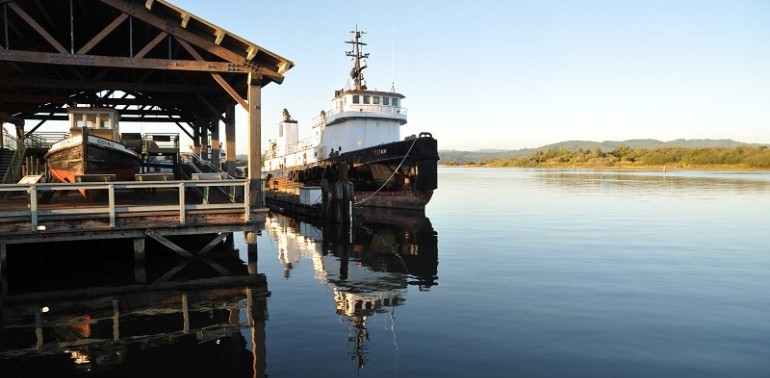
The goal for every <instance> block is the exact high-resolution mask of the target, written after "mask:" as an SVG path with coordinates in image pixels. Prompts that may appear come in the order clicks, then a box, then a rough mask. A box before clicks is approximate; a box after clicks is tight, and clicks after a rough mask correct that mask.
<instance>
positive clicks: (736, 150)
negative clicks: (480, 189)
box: [442, 144, 770, 169]
mask: <svg viewBox="0 0 770 378" xmlns="http://www.w3.org/2000/svg"><path fill="white" fill-rule="evenodd" d="M442 160H443V159H442ZM442 162H443V164H445V165H450V166H475V167H522V168H551V167H553V168H621V169H622V168H653V167H666V168H672V169H770V148H768V146H739V147H731V148H728V147H706V148H687V147H658V148H631V147H628V146H627V145H624V144H621V145H619V146H617V147H615V149H614V150H612V151H610V152H604V151H602V150H601V149H600V148H598V147H596V148H592V149H585V150H584V149H582V148H579V149H577V150H570V149H567V148H565V147H559V148H548V149H540V150H537V151H535V152H532V153H530V154H528V155H525V156H521V157H511V158H504V159H490V160H481V161H473V162H462V163H460V162H457V161H452V160H449V161H446V160H444V161H442Z"/></svg>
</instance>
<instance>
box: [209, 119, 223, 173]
mask: <svg viewBox="0 0 770 378" xmlns="http://www.w3.org/2000/svg"><path fill="white" fill-rule="evenodd" d="M211 165H213V166H215V167H217V169H220V170H221V169H222V164H221V163H220V161H219V115H218V114H215V115H214V116H213V117H211Z"/></svg>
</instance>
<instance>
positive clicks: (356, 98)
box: [353, 95, 359, 104]
mask: <svg viewBox="0 0 770 378" xmlns="http://www.w3.org/2000/svg"><path fill="white" fill-rule="evenodd" d="M358 101H359V98H358V95H353V103H354V104H358V103H359V102H358Z"/></svg>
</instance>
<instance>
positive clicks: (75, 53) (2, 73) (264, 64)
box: [0, 0, 294, 160]
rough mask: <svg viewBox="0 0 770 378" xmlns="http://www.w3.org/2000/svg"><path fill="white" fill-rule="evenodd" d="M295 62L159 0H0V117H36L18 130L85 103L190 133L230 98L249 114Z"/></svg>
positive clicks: (221, 111) (218, 114) (221, 114)
mask: <svg viewBox="0 0 770 378" xmlns="http://www.w3.org/2000/svg"><path fill="white" fill-rule="evenodd" d="M293 66H294V63H292V62H291V61H289V60H287V59H285V58H283V57H281V56H279V55H277V54H275V53H273V52H271V51H269V50H266V49H265V48H263V47H261V46H259V45H257V44H255V43H253V42H250V41H247V40H245V39H243V38H241V37H239V36H237V35H235V34H233V33H231V32H229V31H227V30H226V29H224V28H223V27H221V26H217V25H214V24H212V23H210V22H208V21H206V20H204V19H202V18H200V17H198V16H196V15H194V14H191V13H190V12H187V11H185V10H183V9H180V8H178V7H176V6H174V5H172V4H171V3H169V2H167V1H162V0H0V121H4V122H13V123H16V122H18V121H20V120H21V121H27V122H26V125H27V126H30V122H28V121H29V120H39V122H38V123H37V125H34V123H32V125H34V126H33V127H31V128H30V127H27V128H26V130H25V132H26V133H31V132H34V131H35V129H37V128H38V127H39V126H41V125H42V124H43V123H44V122H45V121H48V120H65V119H66V108H67V107H69V106H93V107H113V108H115V109H117V110H118V111H119V112H120V114H121V122H123V121H129V122H131V121H136V122H164V123H165V122H170V123H176V124H177V125H179V126H180V128H181V129H182V130H183V131H185V132H186V133H188V135H190V136H191V137H193V136H194V135H195V136H197V135H200V134H201V132H205V131H206V130H205V129H209V130H216V127H214V126H212V123H216V121H214V122H212V119H213V120H217V119H219V120H223V121H224V120H225V118H226V116H225V114H226V112H228V110H229V111H230V113H231V114H232V111H233V109H234V107H235V106H238V105H240V106H242V107H243V108H245V109H246V110H247V111H250V112H251V110H250V108H249V98H250V96H252V95H254V94H255V93H256V96H260V95H261V92H260V90H259V88H261V87H263V86H265V85H267V84H269V83H278V84H280V83H282V82H283V79H284V74H285V73H286V71H288V70H289V69H291V68H292V67H293ZM254 87H259V88H257V89H256V91H255V89H254ZM256 101H257V102H258V101H260V100H259V98H257V99H256ZM254 107H256V108H257V109H258V108H259V104H258V103H257V104H255V106H254ZM254 107H252V108H254ZM256 113H257V114H256V115H251V113H250V116H249V119H250V121H251V120H254V119H255V117H256V122H255V123H257V128H258V127H259V125H258V124H259V122H260V121H259V119H258V117H259V113H258V112H256ZM187 126H189V127H190V128H191V130H193V131H192V132H191V133H190V132H188V131H187V130H185V129H186V127H187ZM250 128H253V126H250ZM203 135H207V133H204V134H203ZM252 153H256V154H258V153H259V152H258V151H255V152H252ZM228 160H229V159H228Z"/></svg>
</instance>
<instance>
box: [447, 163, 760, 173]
mask: <svg viewBox="0 0 770 378" xmlns="http://www.w3.org/2000/svg"><path fill="white" fill-rule="evenodd" d="M438 167H439V168H493V169H496V168H512V169H562V170H564V169H581V170H595V171H639V172H642V171H644V172H670V171H718V172H770V169H768V168H751V167H743V166H724V165H721V166H691V167H682V166H652V165H647V166H574V165H547V166H531V167H521V166H512V165H487V164H473V163H471V164H439V165H438Z"/></svg>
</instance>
